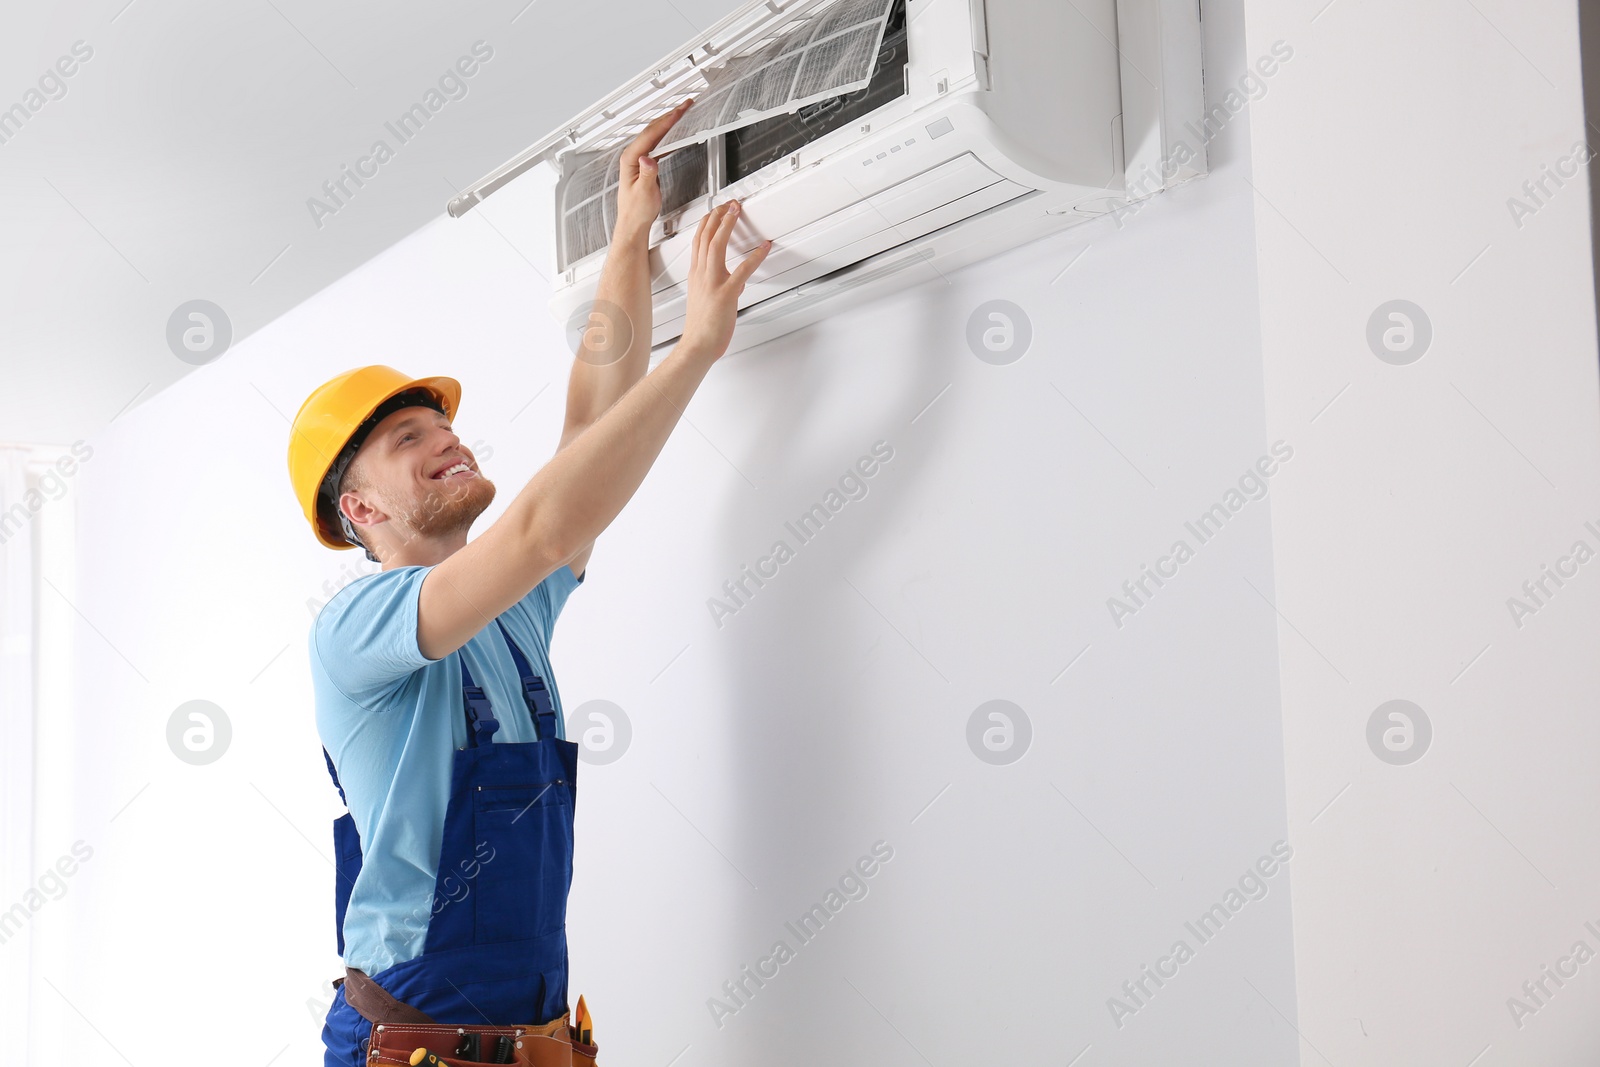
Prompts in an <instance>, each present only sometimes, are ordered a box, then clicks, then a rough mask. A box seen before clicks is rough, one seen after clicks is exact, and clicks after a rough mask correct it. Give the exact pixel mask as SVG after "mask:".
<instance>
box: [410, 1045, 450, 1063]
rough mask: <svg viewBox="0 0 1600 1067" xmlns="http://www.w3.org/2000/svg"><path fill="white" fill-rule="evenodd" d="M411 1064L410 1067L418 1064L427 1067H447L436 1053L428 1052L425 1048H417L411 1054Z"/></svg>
mask: <svg viewBox="0 0 1600 1067" xmlns="http://www.w3.org/2000/svg"><path fill="white" fill-rule="evenodd" d="M411 1063H412V1067H416V1064H419V1063H421V1064H426V1065H427V1067H449V1065H448V1064H446V1063H445V1062H444V1060H443V1059H441V1058H440V1056H439V1054H438V1053H437V1052H433V1051H430V1050H429V1049H427V1048H419V1049H417V1050H416V1051H415V1052H413V1053H412V1054H411Z"/></svg>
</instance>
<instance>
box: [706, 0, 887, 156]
mask: <svg viewBox="0 0 1600 1067" xmlns="http://www.w3.org/2000/svg"><path fill="white" fill-rule="evenodd" d="M910 58H911V57H910V53H909V52H908V51H907V49H906V3H905V0H895V2H894V3H893V5H891V7H890V10H889V19H888V22H887V23H886V24H885V27H884V33H883V39H882V41H881V42H880V43H879V46H878V54H877V60H876V63H875V69H874V71H873V73H872V77H871V79H870V80H869V81H868V82H867V84H866V85H865V86H863V87H861V88H859V89H856V90H853V91H850V92H846V93H844V94H842V95H839V96H831V97H829V98H827V99H826V100H819V101H816V102H815V103H811V104H806V105H804V106H802V107H800V108H798V109H796V110H795V111H793V112H786V113H784V114H781V115H773V116H772V117H770V118H765V119H761V120H760V121H758V122H752V123H750V124H748V125H745V126H741V127H739V128H738V129H736V130H730V131H729V132H728V133H727V134H725V135H724V136H723V143H724V145H725V146H726V153H727V157H726V160H727V162H726V171H725V173H726V180H727V181H728V182H729V183H732V182H736V181H738V180H739V179H740V178H743V177H745V176H746V175H748V174H754V173H755V172H756V171H758V170H760V169H761V168H762V167H765V166H766V165H768V164H769V163H773V162H776V161H777V160H780V159H782V158H783V157H784V156H787V155H789V154H791V153H793V152H795V151H797V150H799V149H801V148H804V147H805V146H806V145H808V144H810V143H811V142H813V141H815V140H817V139H818V138H819V137H821V136H822V135H823V134H827V133H832V132H833V131H834V130H837V129H839V128H841V127H843V126H845V125H846V124H848V123H850V122H853V121H855V120H856V119H859V118H861V117H862V116H864V115H867V114H870V113H871V112H873V111H876V110H877V109H878V108H880V107H882V106H883V105H884V104H887V103H888V102H889V101H891V100H895V99H898V98H899V97H901V96H904V95H905V79H906V64H907V63H908V62H909V61H910ZM691 110H693V109H692V108H691Z"/></svg>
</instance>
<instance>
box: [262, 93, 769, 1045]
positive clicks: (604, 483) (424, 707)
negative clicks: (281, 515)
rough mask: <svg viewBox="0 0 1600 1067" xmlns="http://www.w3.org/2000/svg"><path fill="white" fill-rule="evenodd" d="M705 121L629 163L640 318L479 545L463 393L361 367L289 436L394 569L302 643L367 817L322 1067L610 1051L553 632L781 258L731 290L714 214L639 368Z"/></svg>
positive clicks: (605, 296) (326, 498) (626, 196)
mask: <svg viewBox="0 0 1600 1067" xmlns="http://www.w3.org/2000/svg"><path fill="white" fill-rule="evenodd" d="M686 104H687V101H686V102H685V104H684V105H680V106H679V107H678V108H677V109H675V110H674V111H672V112H669V113H668V114H666V115H663V116H661V117H660V118H658V119H657V120H656V121H655V122H653V123H651V124H650V125H649V126H648V127H646V128H645V130H644V131H643V132H642V133H640V134H639V136H638V137H637V138H636V139H635V140H634V141H633V143H632V144H630V145H629V146H628V147H627V149H626V150H625V151H624V152H623V154H622V158H621V160H620V163H619V170H620V174H619V180H620V186H619V189H618V194H617V220H616V227H615V230H614V231H613V234H612V243H611V247H610V251H609V253H608V255H607V259H606V263H605V268H604V271H603V272H602V275H601V278H600V282H599V288H598V291H597V294H596V305H597V306H598V307H611V308H615V309H617V311H616V314H617V315H619V316H621V318H622V321H621V322H615V321H613V322H610V323H607V324H606V327H607V328H606V329H605V330H604V331H599V330H594V331H590V335H593V336H601V335H603V336H604V337H605V338H608V339H616V340H615V341H614V343H611V344H610V345H609V346H608V347H596V346H592V345H591V344H590V343H589V342H590V340H591V336H590V335H586V336H585V339H584V342H583V344H582V345H581V347H580V349H579V352H578V358H577V359H576V360H575V361H574V363H573V366H572V373H571V377H570V379H569V382H568V389H567V407H566V423H565V427H564V429H563V431H562V434H561V441H560V445H559V447H558V449H557V451H556V454H555V456H554V457H553V458H552V459H551V460H550V461H549V462H547V463H546V464H545V465H544V466H543V467H542V468H540V470H539V471H538V473H536V474H534V475H533V477H532V478H530V479H529V480H528V482H527V484H526V485H524V486H523V487H522V489H521V491H520V492H519V493H518V494H517V495H516V497H515V498H513V499H512V500H511V501H510V503H509V505H508V506H507V508H506V510H505V512H504V513H503V514H502V515H501V516H500V517H499V519H497V520H496V521H495V522H494V523H493V524H492V525H491V526H490V527H489V528H488V529H486V530H484V531H483V532H482V533H481V534H480V535H479V536H478V537H477V538H475V539H473V540H470V541H469V540H468V539H467V535H468V532H469V530H470V528H471V526H472V523H473V521H474V520H475V519H476V518H477V517H478V516H479V515H481V514H482V513H483V511H484V509H486V508H487V507H488V506H489V504H490V503H491V502H492V501H493V500H494V496H495V486H494V483H493V482H491V481H490V480H489V479H488V477H487V476H486V475H485V474H484V472H483V471H482V470H481V469H480V468H479V466H478V463H477V459H476V457H475V456H474V455H473V454H472V451H471V449H469V448H467V447H466V446H465V445H464V444H462V442H461V439H460V437H458V436H457V435H456V432H455V429H454V420H455V417H456V411H457V407H458V405H459V404H460V401H461V386H460V384H459V383H458V382H456V381H455V380H454V379H452V378H445V377H431V378H411V377H409V376H408V375H405V374H402V373H401V372H399V371H397V370H394V369H393V368H390V367H385V366H368V367H362V368H359V369H357V370H353V371H349V372H347V373H345V374H341V375H339V376H338V377H336V378H334V379H332V380H331V381H329V382H327V383H325V384H323V385H322V386H321V387H319V388H318V389H317V390H316V391H315V392H313V393H312V394H311V396H310V397H309V398H308V399H307V400H306V402H305V404H304V405H302V407H301V409H300V411H299V413H298V414H297V415H296V417H295V421H294V426H293V429H292V432H291V435H290V445H289V469H290V478H291V481H292V482H293V484H294V487H295V493H296V496H297V498H298V499H299V502H300V505H301V508H302V510H303V511H304V513H305V516H306V518H307V520H308V521H309V522H310V524H311V528H312V530H313V532H314V533H315V535H316V537H317V539H318V540H319V541H321V542H322V543H323V544H324V545H327V546H329V547H331V548H353V547H361V548H363V549H365V551H366V553H367V555H368V557H369V558H370V559H373V560H375V561H377V562H379V563H380V564H382V570H381V571H380V572H379V573H377V574H374V575H369V576H367V577H363V578H361V579H358V580H357V581H355V582H353V583H351V584H350V585H349V586H347V587H345V588H344V589H343V590H341V591H340V592H339V593H338V594H337V595H336V596H335V597H334V598H333V599H332V600H330V601H329V602H328V604H327V605H326V606H325V607H324V608H323V609H322V611H321V613H320V614H319V615H318V616H317V619H316V621H315V623H314V624H313V626H312V631H311V634H310V639H309V645H310V655H311V669H312V679H313V683H314V685H315V690H316V716H317V731H318V733H319V735H320V736H321V739H322V742H323V746H324V755H325V758H326V760H327V764H328V770H329V772H330V773H331V774H333V776H334V783H335V785H336V786H338V787H339V789H340V794H341V796H343V797H344V799H345V801H346V804H347V805H348V807H349V809H350V810H349V814H347V815H344V816H342V817H341V818H339V819H338V820H336V821H335V823H334V842H335V852H336V857H337V880H336V886H337V890H336V894H335V925H336V928H337V932H338V944H339V951H340V953H341V955H342V956H343V957H344V963H345V967H346V971H345V978H343V979H341V980H339V982H338V983H337V984H338V985H339V991H338V994H337V995H336V996H335V998H334V1002H333V1005H332V1007H330V1009H329V1011H328V1016H327V1022H326V1025H325V1026H324V1028H323V1042H324V1044H325V1045H326V1047H327V1052H326V1055H325V1060H324V1062H325V1064H326V1065H327V1067H354V1065H358V1064H363V1063H367V1062H369V1048H371V1049H381V1050H382V1059H383V1061H384V1062H393V1063H404V1062H407V1060H408V1058H409V1056H410V1054H411V1051H412V1046H411V1045H406V1046H405V1047H402V1045H403V1043H404V1042H405V1041H407V1040H409V1041H411V1042H412V1044H413V1045H414V1044H421V1043H425V1042H421V1041H417V1040H416V1034H415V1033H412V1034H411V1035H410V1036H409V1037H407V1036H405V1035H403V1034H401V1033H400V1027H401V1026H402V1025H404V1024H423V1025H427V1024H438V1027H437V1029H436V1030H434V1031H431V1033H433V1034H435V1035H443V1036H437V1040H438V1041H445V1040H446V1039H447V1038H448V1047H443V1048H435V1049H434V1050H433V1051H435V1052H438V1053H442V1054H444V1055H447V1056H448V1055H460V1056H461V1057H462V1058H465V1059H469V1060H470V1059H478V1058H480V1057H481V1059H482V1060H483V1061H484V1062H491V1061H493V1062H512V1061H511V1060H510V1059H509V1058H508V1059H505V1060H499V1061H495V1060H493V1059H492V1057H493V1055H494V1053H495V1051H496V1050H495V1049H494V1048H493V1047H492V1044H491V1042H492V1041H493V1040H494V1039H495V1038H496V1037H498V1036H499V1035H497V1034H494V1033H492V1032H490V1031H489V1030H488V1029H487V1028H488V1027H490V1026H520V1027H522V1028H523V1032H522V1034H523V1039H524V1040H525V1042H526V1043H532V1044H533V1045H535V1046H536V1049H535V1051H536V1052H537V1054H535V1055H532V1056H528V1055H527V1051H528V1050H522V1051H521V1052H519V1053H518V1059H517V1061H516V1062H532V1063H539V1064H544V1063H552V1064H553V1063H571V1062H583V1063H593V1062H594V1060H593V1057H594V1054H595V1051H596V1049H595V1046H594V1045H593V1044H592V1042H591V1041H585V1040H583V1039H582V1035H581V1033H580V1032H579V1030H578V1029H576V1028H569V1025H568V1021H569V1019H568V1017H569V1008H568V1003H567V941H566V903H567V891H568V889H569V887H570V885H571V881H572V844H573V841H572V826H573V821H572V816H573V804H574V800H575V795H576V794H575V791H574V781H575V775H576V772H577V746H576V745H574V744H573V743H572V742H569V741H567V740H566V739H565V736H564V730H563V726H562V715H561V702H560V697H559V695H558V693H557V691H556V686H555V678H554V676H553V675H552V673H551V669H550V659H549V646H550V633H551V629H552V627H553V626H554V624H555V620H556V617H557V616H558V615H559V614H560V613H561V609H562V606H563V605H564V604H565V603H566V600H567V597H568V595H569V594H570V593H571V592H572V590H573V589H575V588H577V586H578V585H579V584H580V583H581V582H582V581H583V580H584V577H585V572H586V567H587V565H588V561H589V556H590V553H591V551H592V550H593V547H594V540H595V538H596V537H597V536H598V535H599V534H600V532H601V531H602V530H604V529H605V528H606V527H607V526H608V525H610V523H611V522H612V520H613V519H615V518H616V517H617V515H618V513H620V512H621V510H622V508H623V506H624V505H626V504H627V502H628V500H629V499H631V498H632V496H633V494H634V492H635V491H636V490H637V489H638V488H639V485H640V483H641V482H642V481H643V479H644V476H645V474H646V473H647V472H648V471H649V469H650V467H651V465H652V464H653V463H654V462H655V460H656V457H657V455H659V453H660V451H661V448H662V446H663V445H664V444H665V443H666V440H667V437H668V436H669V435H670V434H671V432H672V429H673V427H674V426H675V425H676V424H677V421H678V418H679V416H680V415H681V414H682V412H683V410H684V408H686V407H687V406H688V404H689V401H690V400H691V399H692V397H693V396H694V393H695V390H696V389H698V388H699V385H700V382H701V381H702V380H703V378H704V377H705V374H706V373H707V371H709V369H710V367H711V365H712V364H713V363H714V362H716V360H717V359H718V358H719V357H720V356H721V355H722V354H723V353H724V352H725V351H727V347H728V343H729V341H730V340H731V339H732V336H733V328H734V323H735V316H736V313H737V310H738V299H739V295H740V293H741V292H742V291H743V289H744V285H745V282H746V280H747V279H748V278H749V277H750V275H751V274H752V273H753V272H754V271H755V269H756V268H757V267H758V266H760V264H761V262H762V260H763V259H765V258H766V255H767V253H768V252H769V251H770V249H771V242H767V243H766V244H764V245H762V246H761V247H759V248H757V249H756V250H755V251H753V252H752V253H751V254H750V255H748V256H747V257H745V259H744V260H743V261H742V262H741V263H739V265H738V266H737V267H736V268H735V269H734V270H733V271H732V272H731V273H730V272H729V271H728V269H727V244H728V238H729V235H730V233H731V232H732V229H733V225H734V222H735V220H736V218H737V216H738V213H739V210H738V204H737V202H734V201H729V202H727V203H724V204H722V205H719V206H718V207H716V208H714V209H712V210H711V211H710V212H708V213H707V214H706V216H705V217H704V218H702V219H701V221H700V224H699V228H698V229H697V230H696V232H695V239H694V245H693V250H692V255H691V265H690V272H689V275H690V276H689V286H688V307H687V317H686V321H685V324H684V332H683V335H682V337H681V339H680V340H679V341H678V343H677V345H676V346H675V347H674V348H673V350H672V352H671V353H670V354H669V355H668V356H667V357H666V358H665V359H664V360H662V361H661V363H660V364H659V365H658V366H657V367H656V368H655V370H653V371H651V372H650V373H649V374H646V373H645V370H646V368H647V366H648V360H649V354H650V277H649V270H648V251H649V249H648V238H649V231H650V227H651V224H652V222H653V221H654V219H655V217H656V215H657V214H658V213H659V212H660V209H661V194H660V190H659V187H658V186H657V182H656V172H657V166H656V163H655V161H654V160H653V159H651V158H650V156H649V155H648V153H649V152H650V150H651V149H653V148H654V147H655V146H656V144H658V143H659V142H660V139H661V137H662V136H663V135H664V134H665V133H666V131H667V130H668V128H670V126H671V125H672V123H674V122H676V121H677V119H678V118H679V117H680V116H681V115H682V113H683V108H684V106H686ZM634 324H637V326H636V327H635V325H634ZM425 1032H426V1031H425ZM396 1035H400V1036H396ZM389 1041H394V1042H400V1043H399V1044H387V1043H385V1042H389ZM458 1042H459V1044H458ZM474 1043H476V1044H474ZM507 1051H508V1052H509V1049H508V1050H507ZM474 1052H476V1053H477V1055H473V1053H474ZM541 1056H542V1057H543V1058H541Z"/></svg>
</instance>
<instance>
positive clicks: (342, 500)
mask: <svg viewBox="0 0 1600 1067" xmlns="http://www.w3.org/2000/svg"><path fill="white" fill-rule="evenodd" d="M339 510H340V511H342V512H344V514H345V517H346V518H348V519H349V520H350V521H351V522H352V523H353V524H355V526H356V528H357V529H358V530H359V529H361V528H362V527H366V526H374V525H376V524H378V523H380V522H383V521H385V520H386V519H388V517H389V516H388V515H386V514H384V513H383V511H382V510H381V509H379V508H376V507H374V506H372V505H371V504H369V503H367V502H366V501H365V500H363V499H362V498H361V495H360V494H359V493H344V494H342V495H341V496H340V497H339Z"/></svg>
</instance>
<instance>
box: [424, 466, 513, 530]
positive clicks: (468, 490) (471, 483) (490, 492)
mask: <svg viewBox="0 0 1600 1067" xmlns="http://www.w3.org/2000/svg"><path fill="white" fill-rule="evenodd" d="M493 502H494V483H493V482H491V481H490V480H489V479H488V478H485V477H484V476H483V475H482V474H479V475H477V476H476V477H474V478H468V479H467V480H466V481H465V482H463V483H459V484H454V485H451V484H445V485H440V486H439V487H437V488H436V489H434V490H433V492H431V493H429V494H428V495H427V496H425V497H424V498H423V499H422V500H420V501H418V502H417V503H416V505H414V506H413V508H412V509H411V510H410V511H409V513H408V514H407V515H406V516H405V519H406V523H405V524H406V526H407V527H408V528H409V529H410V530H411V531H412V534H413V535H414V536H416V537H421V538H428V539H433V538H438V537H447V536H450V535H452V534H455V533H457V532H459V531H462V530H467V529H470V528H471V527H472V524H473V523H474V522H475V521H477V518H478V516H479V515H482V514H483V512H484V510H485V509H486V508H488V506H489V505H490V504H491V503H493Z"/></svg>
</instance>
